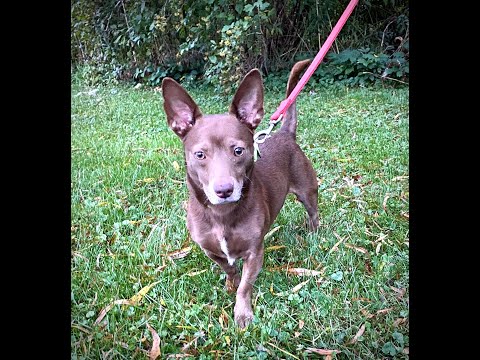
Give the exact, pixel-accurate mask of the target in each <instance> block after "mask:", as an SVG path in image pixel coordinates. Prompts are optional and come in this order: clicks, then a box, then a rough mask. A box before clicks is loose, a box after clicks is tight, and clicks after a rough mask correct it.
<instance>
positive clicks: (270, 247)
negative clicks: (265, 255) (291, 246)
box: [265, 245, 286, 251]
mask: <svg viewBox="0 0 480 360" xmlns="http://www.w3.org/2000/svg"><path fill="white" fill-rule="evenodd" d="M285 247H286V246H285V245H273V246H269V247H267V248H266V249H265V251H273V250H278V249H283V248H285Z"/></svg>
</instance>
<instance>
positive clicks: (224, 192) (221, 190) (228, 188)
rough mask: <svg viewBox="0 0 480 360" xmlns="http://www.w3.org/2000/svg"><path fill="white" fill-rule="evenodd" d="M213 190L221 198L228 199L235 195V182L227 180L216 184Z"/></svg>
mask: <svg viewBox="0 0 480 360" xmlns="http://www.w3.org/2000/svg"><path fill="white" fill-rule="evenodd" d="M213 190H214V191H215V194H217V196H218V197H219V198H222V199H226V198H228V197H229V196H230V195H232V193H233V182H232V181H225V180H222V181H218V182H214V183H213Z"/></svg>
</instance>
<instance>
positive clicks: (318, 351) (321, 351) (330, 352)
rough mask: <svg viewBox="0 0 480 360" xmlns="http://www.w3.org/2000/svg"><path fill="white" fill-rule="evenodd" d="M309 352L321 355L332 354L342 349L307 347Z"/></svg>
mask: <svg viewBox="0 0 480 360" xmlns="http://www.w3.org/2000/svg"><path fill="white" fill-rule="evenodd" d="M307 352H313V353H315V354H319V355H332V354H338V353H341V351H340V350H327V349H315V348H310V347H309V348H307Z"/></svg>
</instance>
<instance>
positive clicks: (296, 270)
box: [287, 268, 322, 276]
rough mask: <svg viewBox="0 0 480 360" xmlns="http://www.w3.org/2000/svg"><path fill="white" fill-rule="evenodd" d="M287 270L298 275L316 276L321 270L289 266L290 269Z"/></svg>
mask: <svg viewBox="0 0 480 360" xmlns="http://www.w3.org/2000/svg"><path fill="white" fill-rule="evenodd" d="M287 272H288V273H290V274H294V275H299V276H317V275H321V274H322V272H321V271H317V270H310V269H304V268H290V269H287Z"/></svg>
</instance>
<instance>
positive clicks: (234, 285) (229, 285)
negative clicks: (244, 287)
mask: <svg viewBox="0 0 480 360" xmlns="http://www.w3.org/2000/svg"><path fill="white" fill-rule="evenodd" d="M238 285H240V275H238V274H237V275H235V276H234V277H233V278H232V279H229V278H228V277H227V279H226V280H225V288H226V289H227V293H229V294H233V293H234V292H235V291H237V289H238Z"/></svg>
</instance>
